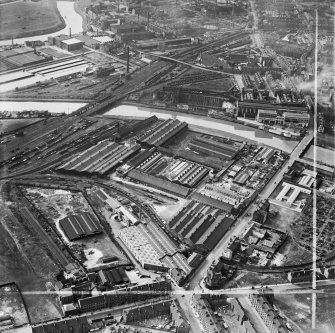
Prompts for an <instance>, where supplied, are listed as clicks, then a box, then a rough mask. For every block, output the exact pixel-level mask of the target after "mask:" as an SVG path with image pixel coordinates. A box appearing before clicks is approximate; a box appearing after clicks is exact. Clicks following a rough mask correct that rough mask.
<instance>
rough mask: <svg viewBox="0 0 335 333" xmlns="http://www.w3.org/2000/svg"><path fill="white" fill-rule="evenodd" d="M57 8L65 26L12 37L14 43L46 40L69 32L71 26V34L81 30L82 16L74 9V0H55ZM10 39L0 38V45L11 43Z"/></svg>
mask: <svg viewBox="0 0 335 333" xmlns="http://www.w3.org/2000/svg"><path fill="white" fill-rule="evenodd" d="M19 1H20V0H19ZM56 4H57V9H58V11H59V13H60V16H61V17H62V20H63V21H65V27H64V28H63V29H61V30H57V31H55V32H53V33H47V34H44V35H43V34H41V33H39V34H36V35H34V36H31V37H22V38H16V37H15V38H14V43H15V44H24V43H25V42H26V41H28V40H29V41H36V40H42V41H46V40H47V39H48V37H49V36H59V35H62V34H69V30H70V28H71V32H72V34H73V35H74V34H78V33H81V32H82V31H83V28H82V21H83V20H82V17H81V16H80V15H79V14H78V13H77V12H76V11H75V10H74V2H73V1H57V3H56ZM11 44H12V40H11V39H5V40H0V46H3V45H11Z"/></svg>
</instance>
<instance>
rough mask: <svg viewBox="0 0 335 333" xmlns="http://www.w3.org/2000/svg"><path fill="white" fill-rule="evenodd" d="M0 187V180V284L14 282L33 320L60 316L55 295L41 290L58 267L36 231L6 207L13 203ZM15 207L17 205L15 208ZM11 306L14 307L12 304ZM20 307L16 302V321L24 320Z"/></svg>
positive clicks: (20, 322) (44, 289) (52, 279)
mask: <svg viewBox="0 0 335 333" xmlns="http://www.w3.org/2000/svg"><path fill="white" fill-rule="evenodd" d="M2 188H3V185H2V183H1V184H0V191H1V192H0V211H1V214H0V284H5V283H9V282H16V284H17V285H18V286H19V288H20V290H21V291H22V293H23V298H24V300H25V302H26V305H27V307H28V311H29V314H30V317H31V320H32V322H33V323H36V322H39V321H41V320H50V319H54V318H59V317H60V308H59V303H58V301H57V300H56V297H55V295H48V294H46V293H44V292H45V291H46V289H47V288H46V284H47V283H48V282H54V276H55V273H58V272H59V270H60V267H58V266H57V264H56V263H55V262H54V261H53V260H52V258H51V256H50V255H49V253H48V248H47V245H46V243H45V242H44V241H43V240H42V239H40V238H39V237H38V235H36V233H35V231H34V230H33V229H32V227H31V226H30V225H28V224H27V222H26V221H25V220H24V219H20V220H19V219H18V218H16V216H15V215H14V214H13V212H12V211H11V210H10V209H9V205H13V206H14V207H16V206H15V204H13V203H10V202H9V201H7V198H6V197H5V195H4V193H3V192H2ZM14 211H18V209H17V208H14ZM0 299H1V295H0ZM11 302H13V300H11ZM7 305H8V304H7ZM10 306H11V307H13V311H14V308H15V307H14V305H13V306H12V305H10ZM8 307H9V305H8ZM20 309H21V306H20V305H19V304H18V305H17V311H16V310H15V313H16V314H18V313H20V316H21V315H22V318H20V320H17V323H18V324H22V323H23V322H24V321H25V320H26V319H25V316H24V313H23V312H22V311H21V310H20ZM20 311H21V312H20ZM0 312H1V309H0ZM16 314H15V315H16Z"/></svg>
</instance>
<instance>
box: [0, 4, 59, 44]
mask: <svg viewBox="0 0 335 333" xmlns="http://www.w3.org/2000/svg"><path fill="white" fill-rule="evenodd" d="M0 22H1V24H0V26H1V29H0V39H9V38H12V37H13V38H18V37H26V36H27V37H28V36H33V35H38V34H46V33H49V32H50V33H51V32H54V31H57V30H60V29H62V28H63V27H64V26H65V24H64V21H63V18H62V17H61V16H60V14H59V11H58V9H57V6H56V0H34V1H32V0H26V1H24V0H18V1H15V2H10V3H3V2H2V3H1V2H0Z"/></svg>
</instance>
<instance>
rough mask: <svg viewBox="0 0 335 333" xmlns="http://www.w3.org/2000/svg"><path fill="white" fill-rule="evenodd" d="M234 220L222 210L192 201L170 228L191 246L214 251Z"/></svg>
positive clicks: (176, 216)
mask: <svg viewBox="0 0 335 333" xmlns="http://www.w3.org/2000/svg"><path fill="white" fill-rule="evenodd" d="M233 222H234V219H232V218H229V217H227V216H226V214H225V213H224V212H223V211H221V210H220V209H217V208H213V207H212V206H208V205H204V204H202V203H199V202H196V201H190V202H189V203H187V204H186V206H184V207H182V209H181V210H180V211H179V212H178V213H177V214H176V215H175V216H174V217H173V218H172V219H171V221H170V222H169V223H168V224H169V227H170V228H172V229H173V230H175V231H176V232H177V233H178V234H179V235H180V236H181V237H182V238H183V239H184V240H185V241H186V242H188V243H189V244H190V245H191V246H192V245H197V246H201V245H202V246H203V248H204V249H206V250H207V251H210V250H212V249H213V248H214V247H215V245H216V243H217V242H218V240H219V239H221V238H222V237H223V236H224V234H225V233H226V232H227V230H228V229H229V228H230V227H231V226H232V224H233Z"/></svg>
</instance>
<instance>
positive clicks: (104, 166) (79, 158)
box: [58, 140, 141, 176]
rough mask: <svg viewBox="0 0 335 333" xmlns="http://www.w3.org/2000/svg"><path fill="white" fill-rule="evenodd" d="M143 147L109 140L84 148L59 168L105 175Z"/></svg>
mask: <svg viewBox="0 0 335 333" xmlns="http://www.w3.org/2000/svg"><path fill="white" fill-rule="evenodd" d="M140 149H141V146H140V145H138V144H134V145H130V146H125V145H119V144H117V143H115V142H111V141H109V140H105V141H101V142H100V143H98V144H96V145H94V146H92V147H90V148H89V149H86V150H84V151H83V152H81V153H80V154H78V155H76V156H74V157H73V158H71V159H70V160H69V161H68V162H66V163H65V164H63V165H61V166H60V167H59V168H58V169H59V170H62V171H67V172H78V173H86V174H97V175H100V176H102V175H104V174H106V173H107V172H108V171H110V170H112V169H113V168H116V167H117V166H118V165H120V164H121V163H122V162H124V161H125V160H126V159H127V158H130V157H131V156H133V155H134V154H136V153H137V152H138V151H139V150H140Z"/></svg>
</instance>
